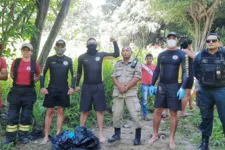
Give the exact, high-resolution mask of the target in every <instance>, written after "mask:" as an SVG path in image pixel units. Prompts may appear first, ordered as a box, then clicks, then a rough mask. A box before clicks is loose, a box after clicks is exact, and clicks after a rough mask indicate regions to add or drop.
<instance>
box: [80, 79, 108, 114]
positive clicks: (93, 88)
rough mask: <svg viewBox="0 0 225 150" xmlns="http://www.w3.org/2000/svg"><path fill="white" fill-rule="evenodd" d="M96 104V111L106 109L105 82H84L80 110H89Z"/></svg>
mask: <svg viewBox="0 0 225 150" xmlns="http://www.w3.org/2000/svg"><path fill="white" fill-rule="evenodd" d="M92 104H93V105H94V110H95V111H105V110H106V100H105V89H104V84H103V83H100V84H83V86H82V89H81V100H80V112H88V111H90V110H91V109H92Z"/></svg>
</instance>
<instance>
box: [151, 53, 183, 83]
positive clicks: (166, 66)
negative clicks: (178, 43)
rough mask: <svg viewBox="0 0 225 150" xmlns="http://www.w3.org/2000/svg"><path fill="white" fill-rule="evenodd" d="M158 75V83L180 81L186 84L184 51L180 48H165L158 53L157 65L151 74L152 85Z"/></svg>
mask: <svg viewBox="0 0 225 150" xmlns="http://www.w3.org/2000/svg"><path fill="white" fill-rule="evenodd" d="M158 77H160V81H159V82H160V83H164V84H169V83H182V87H184V86H185V84H186V78H187V77H186V66H185V53H184V52H183V51H181V50H175V51H171V50H166V51H163V52H162V53H160V54H159V56H158V60H157V66H156V69H155V71H154V74H153V79H152V84H153V85H154V84H155V83H156V81H157V79H158Z"/></svg>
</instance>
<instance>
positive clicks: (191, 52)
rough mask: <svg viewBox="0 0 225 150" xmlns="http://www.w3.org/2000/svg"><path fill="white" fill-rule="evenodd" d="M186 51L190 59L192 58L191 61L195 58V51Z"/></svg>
mask: <svg viewBox="0 0 225 150" xmlns="http://www.w3.org/2000/svg"><path fill="white" fill-rule="evenodd" d="M184 51H185V53H186V54H187V55H188V56H189V57H191V59H194V58H195V53H194V52H193V51H190V50H188V49H184Z"/></svg>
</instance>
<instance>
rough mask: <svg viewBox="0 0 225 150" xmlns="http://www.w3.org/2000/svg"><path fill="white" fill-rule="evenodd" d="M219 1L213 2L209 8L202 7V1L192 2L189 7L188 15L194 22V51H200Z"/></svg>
mask: <svg viewBox="0 0 225 150" xmlns="http://www.w3.org/2000/svg"><path fill="white" fill-rule="evenodd" d="M220 2H221V0H215V1H214V2H213V3H212V5H211V6H210V7H209V8H206V7H205V6H204V3H203V1H201V0H198V1H193V2H192V3H191V5H190V7H189V8H190V9H189V14H190V16H191V17H192V19H193V21H194V29H195V43H194V44H195V46H194V47H195V49H194V50H195V51H201V50H202V49H203V47H204V44H205V40H206V36H207V34H208V33H209V32H210V30H211V26H212V23H213V20H214V18H215V17H214V16H215V11H216V7H217V6H218V5H219V4H220Z"/></svg>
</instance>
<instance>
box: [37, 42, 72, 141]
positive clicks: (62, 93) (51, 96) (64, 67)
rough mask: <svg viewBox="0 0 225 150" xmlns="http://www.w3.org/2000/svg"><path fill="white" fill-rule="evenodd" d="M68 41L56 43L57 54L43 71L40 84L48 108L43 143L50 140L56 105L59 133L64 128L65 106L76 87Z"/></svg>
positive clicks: (67, 104)
mask: <svg viewBox="0 0 225 150" xmlns="http://www.w3.org/2000/svg"><path fill="white" fill-rule="evenodd" d="M65 50H66V43H65V41H63V40H58V41H57V42H56V44H55V51H56V55H54V56H51V57H48V59H47V61H46V64H45V66H44V69H43V71H42V75H41V79H40V82H41V83H40V84H41V93H42V94H43V95H45V99H44V103H43V106H44V107H46V108H47V112H46V117H45V137H44V139H43V141H42V144H46V143H47V142H48V140H49V139H48V134H49V131H50V127H51V123H52V117H53V115H54V107H55V106H57V107H58V108H57V133H56V134H59V133H60V132H61V129H62V124H63V120H64V108H65V107H69V106H70V99H69V95H71V94H73V93H74V89H75V81H76V78H75V74H74V70H73V61H72V59H71V58H70V57H67V56H65V55H64V52H65ZM48 69H49V70H50V82H49V85H48V88H47V89H46V88H45V87H44V80H45V75H46V73H47V71H48ZM69 71H70V73H71V76H72V82H71V86H70V88H69V87H68V82H67V80H68V74H69Z"/></svg>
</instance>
